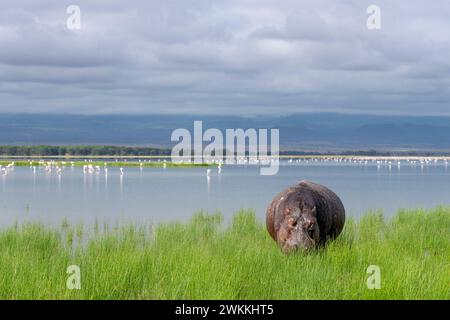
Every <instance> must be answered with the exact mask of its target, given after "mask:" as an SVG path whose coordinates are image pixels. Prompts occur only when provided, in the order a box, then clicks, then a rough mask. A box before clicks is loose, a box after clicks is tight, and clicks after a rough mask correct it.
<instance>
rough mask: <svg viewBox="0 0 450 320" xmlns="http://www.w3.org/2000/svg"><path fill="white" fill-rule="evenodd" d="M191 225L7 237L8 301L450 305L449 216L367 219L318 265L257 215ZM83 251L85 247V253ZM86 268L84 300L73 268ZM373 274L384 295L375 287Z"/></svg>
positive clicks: (1, 287)
mask: <svg viewBox="0 0 450 320" xmlns="http://www.w3.org/2000/svg"><path fill="white" fill-rule="evenodd" d="M221 220H222V219H221V217H220V215H202V214H197V215H195V216H194V217H193V218H192V219H191V221H190V222H189V223H185V224H161V225H158V226H156V227H152V226H150V225H147V226H146V225H139V226H127V227H120V228H119V227H108V226H107V225H101V226H99V225H95V226H93V227H91V228H87V227H83V226H82V225H70V224H69V223H68V222H67V221H66V222H64V223H63V224H62V225H61V227H59V228H52V229H49V228H46V227H44V226H41V225H36V224H32V225H23V226H14V227H10V228H8V229H4V230H2V231H0V298H2V299H17V298H46V299H48V298H50V299H53V298H55V299H61V298H63V299H66V298H68V299H135V298H137V299H161V298H163V299H175V298H180V299H219V298H220V299H343V298H346V299H347V298H348V299H435V298H437V299H450V237H449V234H450V209H449V208H437V209H434V210H432V211H429V212H425V211H422V210H415V211H402V212H399V213H398V214H397V216H395V217H394V218H393V219H390V220H386V219H384V218H383V216H382V215H380V214H374V213H372V214H370V213H368V214H366V215H364V216H363V217H362V218H361V219H360V220H358V221H355V220H351V219H350V220H348V221H347V224H346V227H345V230H344V232H343V234H342V235H341V236H340V237H339V238H338V239H337V240H336V241H334V242H333V243H331V244H330V245H329V246H327V247H326V248H324V249H321V250H319V251H317V252H313V253H311V254H309V255H303V254H292V255H289V256H286V255H284V254H282V253H281V252H280V251H279V249H278V248H277V246H276V244H275V243H274V242H273V241H272V240H271V239H270V238H269V236H268V234H267V232H266V230H265V227H264V226H263V224H262V223H260V222H258V221H257V220H256V219H255V216H254V214H252V213H251V212H239V213H237V214H236V215H235V216H234V218H233V220H232V222H231V223H230V224H229V225H227V226H226V227H221ZM77 244H78V245H77ZM72 264H75V265H79V266H80V268H81V285H82V288H81V290H68V289H67V288H66V280H67V277H68V275H67V274H66V268H67V266H69V265H72ZM369 265H378V266H379V267H380V269H381V289H379V290H369V289H368V288H367V286H366V280H367V278H368V276H369V275H368V274H366V269H367V267H368V266H369Z"/></svg>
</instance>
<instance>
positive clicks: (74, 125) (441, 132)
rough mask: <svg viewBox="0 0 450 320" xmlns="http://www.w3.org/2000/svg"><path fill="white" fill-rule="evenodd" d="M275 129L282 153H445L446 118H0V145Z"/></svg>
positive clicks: (166, 139)
mask: <svg viewBox="0 0 450 320" xmlns="http://www.w3.org/2000/svg"><path fill="white" fill-rule="evenodd" d="M194 120H202V121H203V126H204V130H206V129H207V128H211V127H213V128H218V129H221V130H225V129H226V128H243V129H247V128H256V129H257V128H279V129H280V144H281V148H282V149H284V150H306V151H308V150H316V151H339V150H369V149H376V150H444V151H449V150H450V117H408V116H372V115H345V114H331V113H311V114H294V115H285V116H260V117H240V116H210V115H208V116H199V115H197V116H193V115H95V116H83V115H45V114H35V115H31V114H20V115H12V114H1V115H0V145H37V144H50V145H86V144H88V145H89V144H90V145H129V146H152V147H163V148H167V147H170V146H172V145H173V143H172V142H171V141H170V135H171V133H172V131H173V130H174V129H176V128H187V129H189V130H192V128H193V121H194Z"/></svg>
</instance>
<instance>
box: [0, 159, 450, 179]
mask: <svg viewBox="0 0 450 320" xmlns="http://www.w3.org/2000/svg"><path fill="white" fill-rule="evenodd" d="M266 160H267V161H262V160H260V159H257V158H239V159H238V160H236V161H234V162H233V163H234V164H237V165H246V164H247V165H248V164H250V165H251V164H263V163H264V162H269V161H280V162H281V163H284V164H285V165H289V164H291V165H295V164H301V163H303V164H312V163H336V164H347V165H352V164H353V165H363V166H369V165H371V166H374V165H375V166H376V167H377V168H378V169H381V168H382V167H384V168H388V169H391V168H392V167H393V166H396V167H398V168H399V169H400V167H401V166H402V165H408V166H410V167H417V166H420V167H421V168H424V167H427V166H430V165H432V164H434V165H440V164H443V165H444V166H445V167H447V166H448V162H449V159H448V158H443V157H440V158H436V157H435V158H431V157H410V158H407V157H404V158H392V157H385V158H376V157H365V158H363V157H317V158H297V159H294V158H290V159H288V160H286V161H284V160H278V159H276V160H275V159H271V160H268V159H266ZM85 162H86V164H85V165H83V173H84V174H87V175H89V174H100V173H102V172H103V174H104V175H105V176H108V171H109V170H108V162H104V163H103V166H100V165H93V164H92V160H85ZM209 163H210V162H209ZM226 163H227V164H229V163H230V162H228V161H227V162H226ZM215 164H216V165H217V173H218V174H221V173H222V165H223V162H222V161H218V162H215ZM29 165H30V168H31V170H32V172H33V174H36V172H37V169H38V168H40V169H41V170H43V171H44V172H46V173H52V172H56V174H57V175H59V176H60V175H62V173H63V168H65V167H66V166H70V167H74V166H75V162H73V161H70V162H65V161H54V160H50V161H45V160H39V161H38V162H37V165H36V164H35V162H33V161H29ZM15 166H16V164H15V162H14V161H12V162H11V163H9V164H7V165H6V166H3V165H0V174H1V175H3V176H6V175H8V174H9V173H10V172H11V171H13V170H14V168H15ZM139 167H140V168H141V169H142V168H143V167H144V163H143V162H141V161H139ZM162 167H163V168H167V164H166V162H165V160H164V162H163V165H162ZM118 171H119V174H120V176H123V175H124V174H125V170H124V168H123V167H119V168H118ZM211 172H212V171H211V169H210V168H208V169H206V176H207V177H208V178H209V177H210V176H211Z"/></svg>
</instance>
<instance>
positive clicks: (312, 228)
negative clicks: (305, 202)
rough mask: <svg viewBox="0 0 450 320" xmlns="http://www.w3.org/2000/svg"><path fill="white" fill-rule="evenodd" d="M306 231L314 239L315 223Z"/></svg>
mask: <svg viewBox="0 0 450 320" xmlns="http://www.w3.org/2000/svg"><path fill="white" fill-rule="evenodd" d="M306 230H307V231H308V236H309V237H310V238H312V237H313V236H314V223H310V224H309V225H308V228H307V229H306Z"/></svg>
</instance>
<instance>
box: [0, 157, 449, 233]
mask: <svg viewBox="0 0 450 320" xmlns="http://www.w3.org/2000/svg"><path fill="white" fill-rule="evenodd" d="M124 171H125V172H124V175H123V176H121V175H120V172H119V169H118V168H109V174H108V176H105V174H104V172H103V170H102V171H101V172H100V173H98V174H97V173H93V174H85V173H83V169H82V168H80V167H74V168H72V167H65V168H63V170H62V173H61V174H60V175H58V174H57V173H56V171H55V170H53V172H52V173H47V172H45V170H44V169H42V168H37V169H36V172H35V173H34V172H33V170H32V169H31V168H29V167H16V168H14V170H12V171H10V172H9V173H8V174H6V175H2V174H1V173H0V223H1V224H2V225H9V224H12V223H14V222H16V221H19V222H22V221H41V222H44V223H48V224H55V223H60V222H61V221H62V220H63V219H64V218H68V219H69V220H71V221H74V222H77V221H83V222H84V223H92V222H93V221H106V222H111V223H127V222H134V223H139V222H144V221H145V222H159V221H172V220H181V221H183V220H187V219H189V218H190V217H191V216H192V214H193V213H195V212H198V211H199V210H204V211H208V212H216V211H220V212H221V213H222V214H223V215H224V216H225V217H226V218H229V217H231V215H232V214H233V212H235V211H237V210H239V209H242V208H250V209H254V210H255V211H256V214H257V216H258V217H259V218H260V219H261V220H263V219H264V216H265V210H266V207H267V205H268V203H269V202H270V201H271V199H272V198H273V197H274V196H275V194H276V193H278V192H279V191H281V190H282V189H283V188H285V187H287V186H289V185H292V184H294V183H296V182H297V181H299V180H302V179H309V180H312V181H315V182H318V183H321V184H324V185H326V186H328V187H330V188H331V189H332V190H334V191H335V192H336V193H337V194H338V195H339V196H340V197H341V199H342V201H343V203H344V206H345V208H346V210H347V214H348V215H351V216H354V217H358V216H360V215H361V214H362V213H364V212H366V211H367V210H369V209H381V210H383V211H384V213H385V214H386V215H388V216H389V215H392V214H394V213H395V211H396V210H397V209H399V208H416V207H423V208H430V207H434V206H436V205H447V204H450V171H449V170H448V168H447V166H446V165H444V163H438V164H434V163H430V164H428V165H425V166H424V167H423V168H422V167H421V166H420V165H416V166H412V165H410V164H409V163H407V162H406V161H405V162H404V163H402V164H401V166H400V168H399V167H397V164H396V163H395V165H392V167H391V168H390V169H389V167H388V166H385V165H383V166H381V167H380V168H378V167H377V164H376V163H369V164H366V165H365V164H359V163H333V162H327V163H325V162H309V163H306V162H301V163H292V164H291V163H289V164H288V163H287V162H283V163H282V165H281V166H280V170H279V173H278V174H277V175H275V176H261V175H260V174H259V168H258V167H257V166H237V165H229V166H224V167H223V169H222V173H221V174H218V172H217V169H216V168H215V167H213V168H211V176H210V177H209V178H208V177H207V176H206V168H167V169H163V168H144V169H142V170H141V169H140V168H124Z"/></svg>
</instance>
